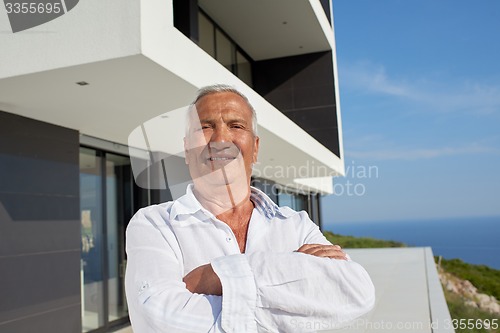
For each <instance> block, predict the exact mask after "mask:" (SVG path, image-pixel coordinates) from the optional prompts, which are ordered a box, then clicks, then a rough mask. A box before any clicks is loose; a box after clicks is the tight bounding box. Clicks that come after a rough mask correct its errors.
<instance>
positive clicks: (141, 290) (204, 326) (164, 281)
mask: <svg viewBox="0 0 500 333" xmlns="http://www.w3.org/2000/svg"><path fill="white" fill-rule="evenodd" d="M251 200H252V202H253V203H254V206H255V208H254V210H253V212H252V216H251V219H250V224H249V227H248V234H247V242H246V248H245V253H244V254H242V253H241V252H240V249H239V246H238V242H237V241H236V237H235V236H234V234H233V232H232V230H231V228H230V227H229V226H228V225H227V224H225V223H224V222H222V221H220V220H218V219H217V218H216V217H215V216H214V215H213V214H212V213H210V212H209V211H207V210H206V209H204V208H203V207H202V206H201V204H200V203H199V202H198V201H197V199H196V198H195V196H194V195H193V192H192V185H190V186H189V187H188V190H187V193H186V195H184V196H182V197H181V198H179V199H178V200H175V201H173V202H172V201H171V202H167V203H163V204H160V205H153V206H149V207H146V208H143V209H141V210H139V211H138V212H137V213H136V214H135V215H134V217H133V218H132V220H131V221H130V224H129V226H128V228H127V235H126V240H127V245H126V249H127V255H128V261H127V272H126V278H125V287H126V294H127V302H128V306H129V314H130V320H131V323H132V328H133V330H134V333H160V332H173V333H183V332H197V333H202V332H203V333H205V332H212V333H215V332H227V333H229V332H236V333H244V332H287V333H290V332H313V331H317V330H323V329H333V328H338V327H341V326H345V325H346V324H348V323H349V322H351V321H352V320H353V319H355V318H357V317H359V316H360V315H362V314H364V313H366V312H368V311H369V310H370V309H371V308H372V307H373V305H374V301H375V292H374V287H373V284H372V282H371V279H370V277H369V275H368V273H367V272H366V271H365V270H364V269H363V268H362V267H361V266H360V265H359V264H357V263H355V262H353V261H351V260H347V261H346V260H336V259H329V258H320V257H315V256H312V255H308V254H303V253H298V252H294V251H295V250H297V249H298V248H299V247H300V246H302V245H303V244H313V243H318V244H330V243H329V242H328V241H327V240H326V238H325V237H324V236H323V234H322V233H321V232H320V230H319V228H318V227H317V226H316V225H315V224H314V223H313V222H312V221H311V220H310V219H309V217H308V215H307V213H306V212H304V211H301V212H295V211H293V210H292V209H290V208H288V207H278V206H277V205H275V204H274V203H273V202H272V201H271V199H269V197H267V196H266V195H265V194H264V193H263V192H261V191H259V190H258V189H255V188H252V189H251ZM208 263H210V264H211V265H212V268H213V270H214V271H215V273H216V274H217V275H218V277H219V279H220V281H221V284H222V296H214V295H203V294H195V293H191V292H190V291H189V290H187V289H186V285H185V284H184V282H183V281H182V279H183V277H184V276H185V275H187V274H188V273H189V272H190V271H192V270H193V269H194V268H196V267H198V266H201V265H204V264H208Z"/></svg>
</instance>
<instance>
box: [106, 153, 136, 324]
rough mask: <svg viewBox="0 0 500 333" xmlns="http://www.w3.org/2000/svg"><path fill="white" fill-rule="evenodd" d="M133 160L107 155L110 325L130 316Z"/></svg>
mask: <svg viewBox="0 0 500 333" xmlns="http://www.w3.org/2000/svg"><path fill="white" fill-rule="evenodd" d="M132 193H133V179H132V169H131V165H130V158H128V157H126V156H119V155H114V154H106V234H107V241H108V243H107V249H108V263H109V264H108V277H107V278H108V321H109V322H112V321H114V320H117V319H120V318H123V317H125V316H127V314H128V312H127V302H126V299H125V288H124V286H125V281H124V278H125V265H126V261H125V240H124V237H123V235H124V234H125V226H126V225H127V223H128V221H129V220H130V218H131V217H132V215H133V203H132Z"/></svg>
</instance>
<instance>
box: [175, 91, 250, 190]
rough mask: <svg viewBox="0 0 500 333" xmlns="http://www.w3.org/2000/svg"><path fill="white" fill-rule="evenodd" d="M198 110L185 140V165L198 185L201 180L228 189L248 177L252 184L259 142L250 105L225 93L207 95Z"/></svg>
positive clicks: (193, 115)
mask: <svg viewBox="0 0 500 333" xmlns="http://www.w3.org/2000/svg"><path fill="white" fill-rule="evenodd" d="M195 106H196V109H195V110H193V111H192V112H191V115H190V128H189V131H188V135H187V136H186V138H185V139H184V148H185V150H186V163H187V164H188V165H189V172H190V173H191V177H192V178H193V181H195V184H196V180H197V179H198V178H200V177H203V179H204V181H205V182H208V183H214V184H215V183H221V182H222V181H223V182H225V184H226V185H228V184H231V183H234V182H235V181H237V180H239V181H241V177H245V179H246V181H247V183H249V182H250V177H251V174H252V164H253V163H255V162H256V161H257V153H258V150H259V138H258V137H257V136H255V135H254V133H253V130H252V111H251V110H250V108H249V106H248V105H247V103H246V102H245V101H244V100H243V98H242V97H241V96H239V95H237V94H234V93H231V92H223V93H213V94H209V95H206V96H204V97H202V98H201V99H200V100H198V102H197V103H196V105H195ZM198 119H199V120H198ZM215 171H217V172H216V173H214V172H215ZM210 174H212V175H210ZM207 175H208V177H206V176H207ZM221 177H222V178H221Z"/></svg>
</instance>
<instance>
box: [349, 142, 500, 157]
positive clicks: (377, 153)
mask: <svg viewBox="0 0 500 333" xmlns="http://www.w3.org/2000/svg"><path fill="white" fill-rule="evenodd" d="M468 154H499V155H500V149H498V148H492V147H488V146H483V145H479V144H471V145H466V146H456V147H440V148H416V149H397V148H396V149H382V150H369V151H362V150H348V151H346V156H347V157H349V158H359V159H370V160H418V159H431V158H438V157H445V156H454V155H468Z"/></svg>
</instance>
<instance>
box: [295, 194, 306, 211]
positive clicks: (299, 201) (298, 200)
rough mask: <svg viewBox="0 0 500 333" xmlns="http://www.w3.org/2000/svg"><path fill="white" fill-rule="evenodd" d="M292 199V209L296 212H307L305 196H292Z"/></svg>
mask: <svg viewBox="0 0 500 333" xmlns="http://www.w3.org/2000/svg"><path fill="white" fill-rule="evenodd" d="M293 198H294V207H293V209H295V210H296V211H301V210H305V211H306V212H307V211H308V207H307V203H308V202H307V196H306V195H303V194H294V195H293Z"/></svg>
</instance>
